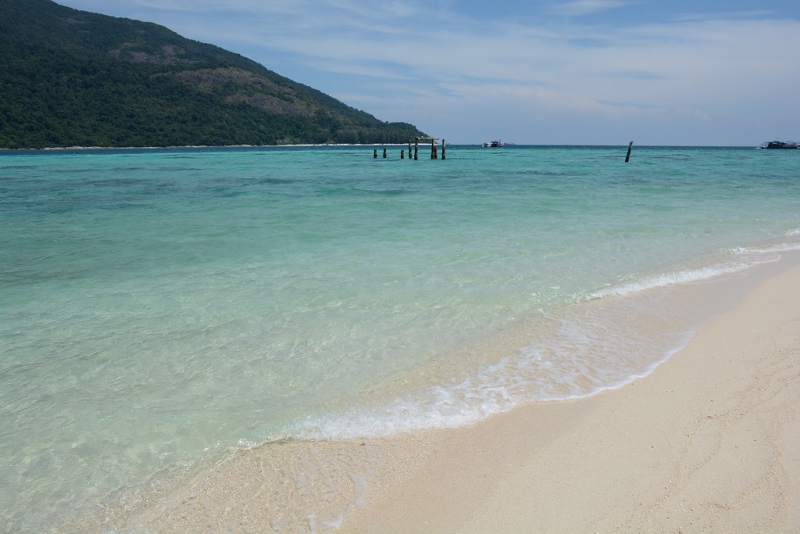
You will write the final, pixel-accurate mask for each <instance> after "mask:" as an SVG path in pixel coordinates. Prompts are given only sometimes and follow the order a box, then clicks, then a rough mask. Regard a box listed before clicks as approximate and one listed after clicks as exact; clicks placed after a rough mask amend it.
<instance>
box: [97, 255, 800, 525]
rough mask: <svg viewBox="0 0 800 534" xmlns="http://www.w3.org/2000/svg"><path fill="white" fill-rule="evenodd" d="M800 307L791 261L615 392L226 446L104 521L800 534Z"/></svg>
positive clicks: (798, 273) (799, 272) (798, 274)
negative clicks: (457, 424) (364, 430)
mask: <svg viewBox="0 0 800 534" xmlns="http://www.w3.org/2000/svg"><path fill="white" fill-rule="evenodd" d="M799 302H800V266H794V267H791V268H790V269H788V270H786V271H783V272H782V273H780V274H778V275H776V276H773V277H772V278H768V279H766V281H764V282H761V283H760V284H759V285H758V286H757V287H756V289H754V290H752V291H750V292H749V293H748V294H747V296H746V297H745V298H744V300H743V301H741V302H740V303H739V304H738V306H736V308H735V309H734V310H733V311H731V312H729V313H727V314H725V315H722V316H720V317H717V318H716V319H714V320H712V321H711V322H710V323H709V324H707V325H706V326H705V327H704V328H702V329H701V330H700V331H699V332H698V333H697V334H696V335H695V336H694V338H693V339H692V340H691V342H690V343H689V345H688V346H686V347H685V348H684V349H683V350H680V351H679V352H677V353H676V354H675V355H673V356H672V357H671V358H670V359H668V360H667V361H666V362H665V363H663V364H662V365H660V366H659V367H658V368H656V370H655V371H654V372H653V373H652V374H650V375H648V376H645V377H643V378H641V379H638V380H635V381H633V382H631V383H629V384H628V385H626V386H624V387H622V388H619V389H615V390H610V391H606V392H604V393H601V394H597V395H594V396H591V397H588V398H583V399H579V400H572V401H561V402H545V403H534V404H528V405H524V406H521V407H519V408H517V409H514V410H512V411H510V412H507V413H504V414H500V415H496V416H493V417H490V418H489V419H488V420H486V421H484V422H481V423H479V424H477V425H475V426H473V427H471V428H462V429H457V430H436V431H426V432H421V433H419V434H415V435H403V436H399V437H395V438H392V439H381V440H355V441H345V442H337V441H325V442H313V441H310V442H309V441H293V440H290V441H287V442H280V443H273V444H267V445H263V446H259V447H254V448H252V449H247V450H244V451H242V450H239V451H233V452H231V454H229V455H227V456H225V457H224V458H221V459H220V460H219V462H218V463H217V464H216V466H214V468H213V469H212V470H210V471H208V470H205V471H203V472H201V473H197V474H196V475H194V477H193V478H192V477H191V476H190V477H189V478H188V479H187V480H185V481H184V483H182V484H180V487H181V488H183V489H181V490H179V491H178V492H167V493H160V492H159V491H154V492H151V493H150V494H149V495H147V496H145V495H142V496H140V497H141V500H140V501H139V502H133V501H130V502H128V503H126V507H128V513H126V514H125V516H123V517H117V518H116V519H111V520H110V521H109V518H108V517H107V518H106V520H105V521H104V523H105V526H106V527H123V526H127V527H131V526H133V527H135V528H142V529H145V530H148V531H155V532H190V531H191V532H223V531H224V532H227V531H230V532H308V531H311V532H332V531H334V530H335V531H339V532H346V533H350V534H353V533H356V534H357V533H366V532H404V533H407V532H437V533H442V532H536V533H542V532H552V533H562V532H576V533H580V532H798V531H799V530H800V508H798V507H797V505H796V503H798V502H800V448H798V447H797V443H800V417H798V407H800V306H798V303H799ZM298 505H300V506H298ZM134 509H139V510H140V512H134ZM304 510H305V511H304ZM309 510H313V513H309V512H308V511H309Z"/></svg>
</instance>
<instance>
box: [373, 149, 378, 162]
mask: <svg viewBox="0 0 800 534" xmlns="http://www.w3.org/2000/svg"><path fill="white" fill-rule="evenodd" d="M372 157H373V158H375V159H378V149H377V148H376V149H375V150H373V151H372Z"/></svg>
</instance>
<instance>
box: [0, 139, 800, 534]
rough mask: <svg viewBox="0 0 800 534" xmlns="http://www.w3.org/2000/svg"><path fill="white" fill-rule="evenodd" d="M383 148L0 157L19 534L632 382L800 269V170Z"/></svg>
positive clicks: (705, 161)
mask: <svg viewBox="0 0 800 534" xmlns="http://www.w3.org/2000/svg"><path fill="white" fill-rule="evenodd" d="M380 146H384V145H369V146H357V145H337V146H306V147H286V146H279V147H225V148H218V147H211V148H202V147H195V148H147V149H141V148H127V149H77V148H74V149H58V150H46V151H2V152H0V224H2V227H3V231H2V234H0V473H2V479H3V481H4V484H3V487H2V488H0V510H2V512H1V513H2V515H0V529H2V530H6V531H40V532H63V531H81V530H86V531H90V529H92V528H94V529H95V530H94V531H96V530H97V528H101V527H102V528H105V527H104V526H103V525H106V524H107V522H108V521H111V519H114V520H119V518H120V517H123V519H124V517H125V514H126V513H128V512H127V511H126V510H127V509H126V508H125V504H124V503H125V502H126V499H129V498H130V496H132V495H138V494H139V493H141V491H142V488H143V487H149V486H152V485H153V481H154V480H158V481H165V480H166V481H169V480H173V481H177V480H182V479H181V476H182V474H183V473H187V472H192V473H197V472H200V473H202V472H203V470H204V469H210V468H211V466H213V465H214V462H215V461H216V460H217V459H218V458H219V457H220V456H222V455H225V454H229V453H230V451H232V450H234V451H235V450H244V449H248V448H251V447H257V446H259V445H261V444H264V443H271V442H275V443H277V442H281V443H285V442H286V441H287V440H290V441H291V440H311V441H335V440H351V439H361V438H385V437H388V436H393V435H396V434H398V433H404V432H417V431H423V430H430V429H445V428H458V427H464V426H470V425H473V424H475V423H477V422H479V421H482V420H484V419H486V418H487V417H489V416H491V415H492V414H496V413H500V412H503V411H508V410H510V409H512V408H513V407H515V406H518V405H520V404H524V403H529V402H557V401H563V400H568V399H575V398H581V397H585V396H588V395H593V394H596V393H598V392H601V391H605V390H608V389H613V388H617V387H620V386H622V385H624V384H627V383H629V382H631V381H632V380H635V379H636V378H638V377H641V376H645V375H647V374H648V373H650V372H652V370H653V369H654V368H655V367H656V366H657V365H659V364H660V363H661V362H663V361H664V360H665V359H667V358H669V357H670V355H672V354H674V352H675V351H676V350H679V349H680V348H681V347H683V346H685V344H686V343H687V342H688V340H689V339H691V337H692V335H693V334H694V332H696V331H697V330H698V329H699V328H700V327H701V326H702V325H704V324H706V323H707V322H708V321H709V320H710V319H711V318H712V317H714V316H716V315H719V314H720V313H723V312H724V311H726V310H728V309H730V307H732V306H733V305H734V304H735V303H736V302H737V299H738V298H740V297H741V295H743V294H744V293H745V292H746V290H747V288H749V287H752V286H753V284H755V283H756V282H757V281H758V280H760V279H761V278H763V277H764V276H767V275H769V274H770V273H773V272H775V271H776V270H777V269H781V268H785V265H786V263H790V262H797V261H799V260H798V255H800V209H798V206H800V161H798V159H797V157H798V156H797V154H795V153H793V152H792V151H766V150H755V148H756V147H661V146H656V147H653V146H638V145H634V147H633V152H632V156H631V160H630V162H628V163H625V161H624V159H625V153H626V151H627V145H624V146H620V145H617V146H563V145H558V146H549V145H545V146H542V145H539V146H524V145H506V146H505V147H503V148H482V147H480V146H476V145H450V144H448V145H447V159H446V160H441V159H438V160H431V159H430V148H429V146H428V150H427V151H426V150H425V145H420V147H419V148H420V151H419V160H418V161H413V160H410V159H409V158H408V154H406V155H405V156H406V157H405V159H400V149H402V147H403V146H405V145H385V146H387V147H388V146H393V147H394V148H392V149H391V150H390V151H389V152H388V157H387V158H386V159H384V158H383V157H382V153H380V152H379V153H378V158H377V159H375V158H373V150H374V148H375V147H380ZM439 156H440V157H441V152H440V153H439ZM176 483H177V482H176ZM354 483H355V479H354ZM121 503H122V504H121ZM287 506H301V504H298V503H295V504H292V503H290V504H287ZM302 506H309V505H308V503H303V504H302ZM312 508H313V507H312ZM302 513H306V514H311V515H313V514H314V513H315V511H314V509H309V510H303V512H302ZM123 523H124V520H123ZM115 528H116V527H115ZM130 528H132V529H133V531H136V528H134V527H130ZM118 530H119V529H118Z"/></svg>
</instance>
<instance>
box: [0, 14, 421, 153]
mask: <svg viewBox="0 0 800 534" xmlns="http://www.w3.org/2000/svg"><path fill="white" fill-rule="evenodd" d="M416 135H424V134H423V133H422V132H420V131H418V130H417V129H416V128H415V127H414V126H412V125H410V124H406V123H386V122H382V121H380V120H378V119H376V118H375V117H373V116H372V115H370V114H368V113H365V112H363V111H359V110H356V109H354V108H351V107H349V106H347V105H345V104H343V103H342V102H339V101H338V100H336V99H334V98H332V97H330V96H328V95H326V94H324V93H322V92H320V91H317V90H315V89H312V88H310V87H308V86H305V85H302V84H300V83H297V82H294V81H292V80H290V79H288V78H285V77H283V76H280V75H278V74H276V73H274V72H272V71H270V70H268V69H266V68H265V67H263V66H262V65H259V64H258V63H256V62H254V61H251V60H249V59H247V58H245V57H243V56H241V55H238V54H234V53H232V52H228V51H226V50H223V49H222V48H219V47H217V46H213V45H209V44H204V43H199V42H197V41H192V40H190V39H186V38H184V37H181V36H180V35H178V34H177V33H175V32H173V31H171V30H169V29H167V28H165V27H163V26H159V25H157V24H152V23H147V22H140V21H135V20H130V19H123V18H115V17H109V16H105V15H99V14H95V13H88V12H85V11H79V10H75V9H71V8H68V7H64V6H61V5H58V4H56V3H54V2H51V1H50V0H0V148H44V147H67V146H101V147H121V146H186V145H240V144H250V145H273V144H295V143H393V142H394V143H402V142H405V141H407V140H409V139H410V138H412V137H414V136H416Z"/></svg>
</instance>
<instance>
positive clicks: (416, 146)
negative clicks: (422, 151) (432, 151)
mask: <svg viewBox="0 0 800 534" xmlns="http://www.w3.org/2000/svg"><path fill="white" fill-rule="evenodd" d="M418 159H419V139H418V138H416V137H415V138H414V161H417V160H418Z"/></svg>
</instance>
